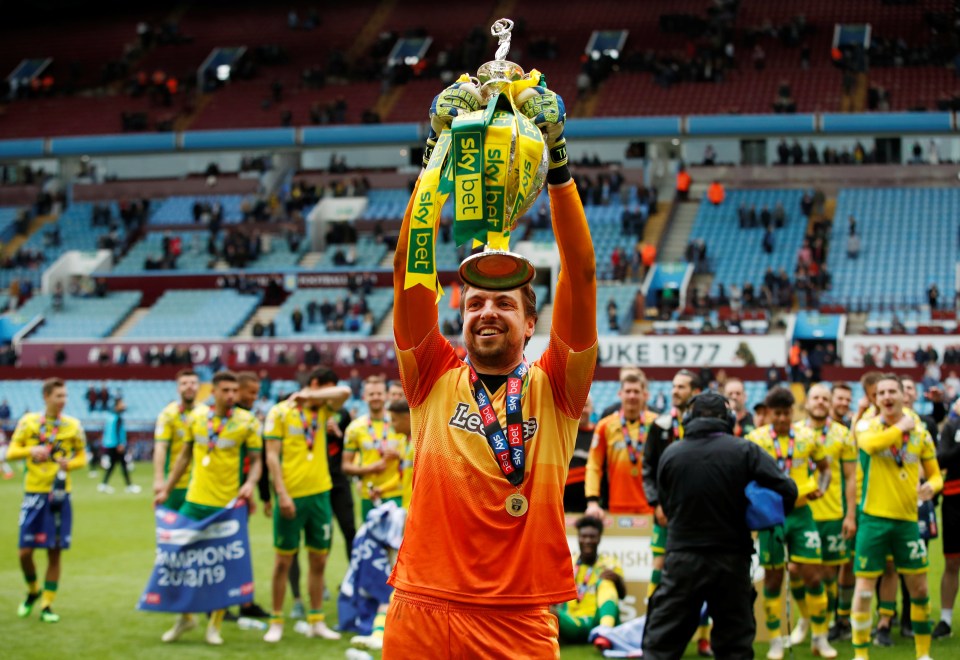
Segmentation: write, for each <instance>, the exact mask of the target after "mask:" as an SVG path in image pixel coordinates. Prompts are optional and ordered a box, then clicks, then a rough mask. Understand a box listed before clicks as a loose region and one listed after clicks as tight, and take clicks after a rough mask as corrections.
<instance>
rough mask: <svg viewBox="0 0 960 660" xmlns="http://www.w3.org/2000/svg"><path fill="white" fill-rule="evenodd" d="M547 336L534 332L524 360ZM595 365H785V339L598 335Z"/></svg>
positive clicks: (543, 346) (537, 351) (538, 350)
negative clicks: (596, 361) (597, 354)
mask: <svg viewBox="0 0 960 660" xmlns="http://www.w3.org/2000/svg"><path fill="white" fill-rule="evenodd" d="M549 339H550V338H549V336H547V335H534V336H533V337H532V338H531V339H530V344H529V345H528V346H527V350H526V351H525V354H526V356H527V359H528V360H535V359H537V358H538V357H540V355H542V354H543V351H545V350H546V348H547V342H548V341H549ZM751 361H753V363H754V364H750V362H751ZM598 364H600V365H601V366H604V367H626V366H633V367H640V368H643V367H677V368H680V367H698V368H699V367H744V366H758V367H770V366H774V367H782V366H785V365H786V364H787V339H786V337H785V336H784V335H747V336H736V335H733V336H731V335H683V336H668V335H626V336H601V337H600V354H599V356H598Z"/></svg>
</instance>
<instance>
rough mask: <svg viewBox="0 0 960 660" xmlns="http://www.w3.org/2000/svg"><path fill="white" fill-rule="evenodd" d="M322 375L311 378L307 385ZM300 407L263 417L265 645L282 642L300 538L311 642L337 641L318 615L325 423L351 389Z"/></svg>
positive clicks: (325, 509) (328, 533)
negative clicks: (267, 483) (268, 537)
mask: <svg viewBox="0 0 960 660" xmlns="http://www.w3.org/2000/svg"><path fill="white" fill-rule="evenodd" d="M321 378H322V374H318V373H312V374H311V375H310V383H311V385H312V384H313V383H314V382H319V381H320V380H321ZM310 392H311V396H310V399H309V400H308V401H306V402H304V403H300V402H293V401H282V402H280V403H278V404H277V405H275V406H274V407H273V408H271V409H270V412H269V413H267V421H266V424H265V426H264V436H265V437H266V441H267V468H268V469H269V470H270V474H271V476H272V477H273V488H274V490H275V491H276V493H277V497H276V499H275V502H274V511H273V544H274V547H275V549H276V561H275V563H274V569H273V614H272V616H271V617H270V627H269V629H268V630H267V632H266V634H265V635H264V637H263V640H264V641H265V642H273V643H276V642H279V641H280V639H281V638H282V637H283V601H284V597H285V596H286V587H287V577H288V573H289V571H290V565H291V563H292V562H293V561H294V559H295V555H296V553H297V551H298V550H299V549H300V539H301V536H303V537H304V539H305V541H306V547H307V555H308V557H309V577H308V582H307V585H308V586H307V589H308V592H309V594H310V612H309V614H308V615H307V623H308V624H309V625H310V630H309V635H310V636H311V637H322V638H324V639H340V635H339V634H338V633H336V632H334V631H333V630H331V629H330V628H328V627H327V625H326V623H325V622H324V615H323V610H322V608H323V572H324V569H325V568H326V565H327V554H328V552H329V550H330V541H331V538H332V532H333V530H332V528H331V519H332V517H333V514H332V512H331V510H330V488H331V487H332V483H331V481H330V470H329V468H328V467H327V439H326V431H327V419H328V418H329V417H330V415H331V413H333V411H335V410H337V409H339V408H340V407H341V406H343V404H344V402H345V401H346V400H347V399H349V398H350V388H348V387H340V386H338V385H335V384H334V385H328V386H326V387H323V388H320V389H316V390H310Z"/></svg>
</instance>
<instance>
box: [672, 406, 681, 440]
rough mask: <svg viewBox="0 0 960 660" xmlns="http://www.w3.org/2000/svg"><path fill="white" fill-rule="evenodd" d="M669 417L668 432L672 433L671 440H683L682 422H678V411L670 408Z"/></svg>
mask: <svg viewBox="0 0 960 660" xmlns="http://www.w3.org/2000/svg"><path fill="white" fill-rule="evenodd" d="M670 418H671V422H670V432H671V433H672V434H673V440H683V424H681V423H680V411H679V410H677V409H676V408H671V409H670ZM671 442H672V440H671Z"/></svg>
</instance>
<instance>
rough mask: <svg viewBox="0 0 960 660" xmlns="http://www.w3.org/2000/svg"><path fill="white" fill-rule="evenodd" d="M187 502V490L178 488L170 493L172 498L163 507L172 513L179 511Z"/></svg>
mask: <svg viewBox="0 0 960 660" xmlns="http://www.w3.org/2000/svg"><path fill="white" fill-rule="evenodd" d="M186 501H187V489H186V488H177V489H176V490H172V491H170V497H168V498H167V501H166V502H164V503H163V506H164V507H165V508H167V509H170V510H171V511H179V510H180V509H182V508H183V505H184V503H185V502H186Z"/></svg>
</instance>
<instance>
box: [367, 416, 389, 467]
mask: <svg viewBox="0 0 960 660" xmlns="http://www.w3.org/2000/svg"><path fill="white" fill-rule="evenodd" d="M382 421H383V433H382V434H381V437H379V438H378V437H377V432H376V431H374V430H373V420H372V419H371V418H370V417H369V416H367V433H369V434H370V440H372V441H373V446H374V447H375V448H376V450H377V451H378V452H380V458H383V448H384V447H385V446H386V444H387V426H388V424H387V420H386V419H384V420H382Z"/></svg>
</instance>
